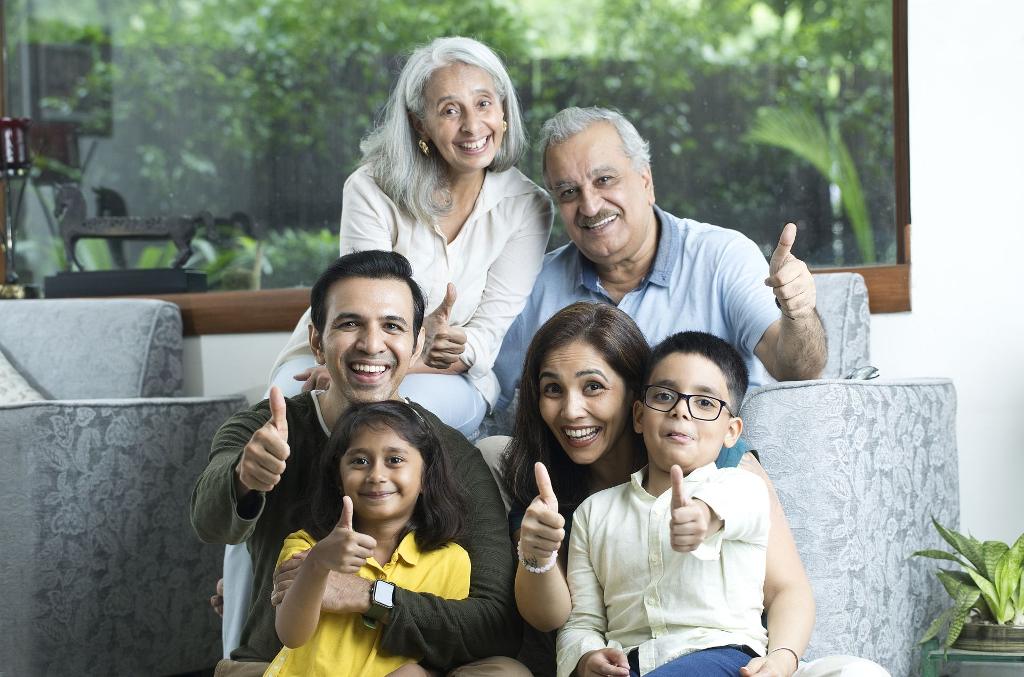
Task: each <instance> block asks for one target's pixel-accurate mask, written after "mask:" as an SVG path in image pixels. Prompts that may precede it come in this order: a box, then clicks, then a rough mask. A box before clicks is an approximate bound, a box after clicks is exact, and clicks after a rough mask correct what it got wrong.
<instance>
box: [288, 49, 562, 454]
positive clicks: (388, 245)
mask: <svg viewBox="0 0 1024 677" xmlns="http://www.w3.org/2000/svg"><path fill="white" fill-rule="evenodd" d="M526 147H527V138H526V129H525V125H524V123H523V117H522V113H521V112H520V110H519V100H518V98H517V96H516V90H515V87H513V85H512V81H511V79H510V78H509V75H508V71H507V70H506V68H505V65H504V64H503V63H502V61H501V59H500V58H499V57H498V56H497V55H496V54H495V53H494V52H493V51H492V50H491V49H490V48H489V47H487V46H486V45H484V44H483V43H480V42H478V41H476V40H472V39H470V38H463V37H447V38H438V39H436V40H434V41H433V42H431V43H430V44H428V45H424V46H421V47H419V48H417V49H416V50H415V51H413V52H412V54H411V55H410V56H409V60H408V61H407V62H406V64H405V66H404V67H403V68H402V72H401V74H400V75H399V76H398V82H397V83H396V84H395V86H394V88H393V89H392V90H391V95H390V97H389V98H388V101H387V104H386V106H385V107H384V111H383V114H382V116H381V118H380V121H379V123H378V125H377V126H376V128H375V129H373V130H372V131H371V132H370V133H369V134H368V135H367V136H366V138H365V139H363V142H362V144H361V146H360V148H361V150H362V153H363V159H362V162H361V163H360V167H359V168H358V169H357V170H356V171H355V172H353V173H352V174H351V175H350V176H349V177H348V180H346V181H345V187H344V191H343V195H342V205H341V229H340V235H341V253H342V254H347V253H349V252H352V251H362V250H365V249H384V250H392V251H397V252H399V253H400V254H402V255H404V256H405V257H406V258H407V259H409V261H410V262H411V263H412V267H413V276H414V277H415V279H416V282H417V283H418V284H419V285H420V287H421V288H422V289H423V293H424V295H425V296H426V297H427V311H428V313H430V315H428V318H427V322H426V323H425V325H424V328H425V330H426V344H425V345H424V347H423V352H422V355H421V358H420V360H418V361H417V363H416V364H415V365H414V366H413V368H412V369H411V370H410V375H409V376H407V377H406V379H405V380H404V381H403V383H402V389H401V392H402V394H403V395H405V396H406V397H408V398H409V399H411V400H413V401H415V402H418V403H419V404H422V405H423V406H424V407H426V408H427V409H429V410H430V411H432V412H433V413H434V414H436V415H437V416H438V418H440V419H441V420H442V421H444V422H445V423H447V424H448V425H450V426H452V427H453V428H457V429H458V430H459V431H460V432H462V434H464V435H466V436H470V435H472V434H473V433H474V432H475V431H476V429H477V427H478V426H479V424H480V421H481V419H482V418H483V416H484V414H485V413H486V412H487V409H488V407H490V406H492V405H493V404H494V402H495V401H496V399H497V397H498V381H497V378H496V377H495V376H494V374H493V372H492V370H491V368H492V366H493V364H494V359H495V357H496V356H497V353H498V349H499V348H500V347H501V341H502V338H504V336H505V332H506V331H508V328H509V326H510V325H511V324H512V320H514V319H515V317H516V316H517V315H518V314H519V311H520V310H522V308H523V306H524V305H525V303H526V297H527V295H528V294H529V293H530V290H531V289H532V288H533V281H534V279H535V278H536V277H537V274H538V273H539V272H540V267H541V263H542V260H543V257H544V249H545V247H546V245H547V241H548V234H549V232H550V230H551V221H552V218H553V211H552V207H551V202H550V200H549V199H548V196H547V193H546V192H545V191H543V190H542V189H541V188H539V187H538V186H537V185H535V184H534V183H533V182H532V181H530V180H529V179H528V178H527V177H526V176H524V175H523V173H522V172H520V171H519V170H518V169H516V167H515V165H516V163H517V162H519V160H520V158H521V157H522V155H523V152H524V151H525V150H526ZM308 324H309V316H308V313H307V315H306V316H304V317H303V318H302V319H301V320H300V321H299V324H298V326H297V327H296V328H295V331H294V333H293V334H292V338H291V339H290V340H289V342H288V345H287V346H286V347H285V349H284V350H283V351H282V353H281V354H280V355H279V356H278V358H277V361H276V363H275V365H274V370H273V374H272V377H271V381H272V384H274V385H278V386H279V387H281V388H282V391H283V392H284V393H285V394H286V395H289V394H295V393H296V392H297V391H298V384H297V383H296V382H295V380H293V379H298V380H301V381H304V382H305V384H304V386H303V389H304V390H308V389H310V388H325V387H327V386H328V385H329V382H330V381H329V379H328V378H327V376H326V372H325V371H324V370H323V369H322V368H320V367H318V365H316V364H315V363H314V360H313V358H312V356H311V355H310V354H309V341H308V339H307V326H308Z"/></svg>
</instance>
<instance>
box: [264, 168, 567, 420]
mask: <svg viewBox="0 0 1024 677" xmlns="http://www.w3.org/2000/svg"><path fill="white" fill-rule="evenodd" d="M342 195H343V197H342V207H341V229H340V235H341V254H342V255H344V254H348V253H351V252H354V251H363V250H367V249H384V250H392V251H396V252H398V253H400V254H402V255H403V256H405V257H406V258H407V259H409V262H410V263H411V264H412V270H413V277H414V278H415V280H416V282H417V284H419V285H420V288H422V290H423V294H424V296H425V297H426V312H427V313H428V314H429V313H430V312H432V311H433V310H435V309H436V308H437V307H438V306H439V305H441V302H442V301H443V300H444V296H445V290H446V288H447V286H448V283H449V282H454V283H455V290H456V299H455V305H454V307H453V308H452V314H451V323H452V324H453V325H455V326H459V327H462V328H463V329H464V330H465V332H466V350H465V352H464V353H463V354H462V356H461V359H462V361H463V362H465V363H466V365H468V366H469V370H468V371H467V372H466V377H467V378H469V380H470V382H471V383H472V384H473V385H474V386H475V387H476V388H477V389H478V390H479V391H480V394H481V395H483V397H484V399H485V400H486V401H487V403H488V404H489V405H493V404H494V402H495V401H496V400H497V397H498V380H497V378H496V377H495V376H494V373H493V371H492V369H491V368H492V367H493V365H494V360H495V357H496V356H497V354H498V349H499V348H500V347H501V341H502V339H503V338H504V336H505V332H506V331H508V328H509V326H510V325H511V324H512V321H513V320H514V319H515V318H516V316H517V315H519V312H520V311H521V310H522V309H523V306H524V305H525V303H526V297H527V296H528V295H529V293H530V290H531V289H532V288H533V281H534V279H535V278H536V277H537V274H538V273H539V272H540V269H541V264H542V263H543V260H544V250H545V248H546V247H547V242H548V236H549V234H550V232H551V222H552V218H553V211H552V205H551V201H550V200H549V199H548V196H547V194H546V193H545V192H544V191H543V190H542V189H541V188H540V187H538V186H537V185H536V184H535V183H533V182H532V181H530V180H529V179H528V178H526V176H524V175H523V173H522V172H520V171H519V170H518V169H515V168H512V169H509V170H506V171H504V172H499V173H495V172H487V175H486V176H485V177H484V182H483V186H482V187H481V189H480V195H479V196H477V200H476V204H475V205H474V207H473V211H472V212H471V213H470V215H469V218H468V219H466V223H465V224H464V225H463V227H462V229H461V230H460V231H459V234H458V236H457V237H456V238H455V239H454V240H453V241H452V242H449V241H448V239H447V238H446V237H445V236H444V234H443V233H442V232H441V229H440V227H439V226H438V225H437V224H425V223H420V222H417V221H416V220H414V219H413V218H412V216H410V215H409V214H408V213H406V212H404V211H402V210H401V209H399V207H398V205H396V204H395V203H394V202H392V201H391V198H389V197H388V196H387V195H385V194H384V192H383V191H382V190H381V189H380V188H379V187H378V186H377V183H376V181H374V179H373V177H372V176H371V174H370V171H369V169H368V167H366V166H365V165H364V166H362V167H360V168H359V169H357V170H356V171H355V172H353V173H352V174H351V175H350V176H349V177H348V179H347V180H346V181H345V188H344V191H343V193H342ZM309 322H310V313H309V311H308V310H307V311H306V313H305V315H303V316H302V319H301V320H299V324H298V326H296V327H295V331H294V332H292V336H291V338H290V339H289V340H288V344H287V345H286V346H285V348H284V350H283V351H282V352H281V354H280V355H278V357H277V360H276V361H275V363H274V368H273V370H272V372H271V373H272V374H273V373H276V371H277V369H278V367H280V366H281V365H282V364H283V363H285V362H287V361H288V360H291V359H294V358H296V357H300V356H303V355H308V354H309V353H310V349H309V339H308V330H307V326H308V324H309Z"/></svg>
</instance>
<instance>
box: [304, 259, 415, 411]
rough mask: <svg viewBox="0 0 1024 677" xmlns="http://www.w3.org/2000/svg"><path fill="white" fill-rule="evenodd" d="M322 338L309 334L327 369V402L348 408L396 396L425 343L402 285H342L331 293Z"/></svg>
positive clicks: (349, 281)
mask: <svg viewBox="0 0 1024 677" xmlns="http://www.w3.org/2000/svg"><path fill="white" fill-rule="evenodd" d="M326 306H327V312H326V314H325V319H326V322H325V326H324V333H323V336H320V335H319V334H318V333H317V331H316V329H315V328H311V330H310V345H311V346H312V348H313V354H314V355H315V356H316V358H317V361H318V362H323V363H325V364H326V366H327V371H328V372H330V374H331V387H330V389H328V391H327V397H328V398H329V400H330V401H331V402H332V403H333V404H334V405H338V406H340V408H342V409H343V408H344V407H345V406H347V405H348V404H350V403H352V402H380V401H383V400H388V399H393V398H395V397H396V396H397V393H398V386H399V384H401V382H402V379H403V378H405V374H406V372H407V371H408V370H409V365H410V364H411V363H412V362H413V360H415V359H416V357H417V356H418V355H419V347H422V344H423V342H422V341H416V335H415V334H414V333H413V329H412V324H413V303H412V293H411V292H410V291H409V285H408V284H406V283H405V281H403V280H396V279H383V280H378V279H370V278H363V277H354V278H345V279H341V280H338V281H337V282H335V283H334V284H333V285H331V287H330V289H329V290H328V292H327V304H326Z"/></svg>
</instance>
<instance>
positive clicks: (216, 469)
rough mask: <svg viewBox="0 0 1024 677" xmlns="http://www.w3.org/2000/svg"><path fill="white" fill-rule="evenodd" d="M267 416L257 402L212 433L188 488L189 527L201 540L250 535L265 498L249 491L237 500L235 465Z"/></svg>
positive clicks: (225, 540) (238, 538)
mask: <svg viewBox="0 0 1024 677" xmlns="http://www.w3.org/2000/svg"><path fill="white" fill-rule="evenodd" d="M261 404H262V403H261ZM269 418H270V411H269V409H268V408H266V407H261V405H257V406H256V407H253V408H252V409H249V410H246V411H242V412H239V413H237V414H235V415H234V416H232V417H231V418H229V419H228V420H227V422H226V423H225V424H224V425H222V426H221V427H220V429H219V430H218V431H217V434H216V435H214V437H213V445H212V448H211V450H210V461H209V463H208V464H207V466H206V469H205V470H203V472H202V474H201V475H200V476H199V479H198V480H197V481H196V486H195V488H194V489H193V490H192V501H191V515H190V517H191V520H192V528H193V529H195V531H196V534H197V535H198V536H199V538H200V540H202V541H203V542H204V543H241V542H242V541H244V540H246V539H248V538H249V536H250V535H252V532H253V529H254V528H255V527H256V522H257V521H258V520H259V517H260V514H261V513H262V512H263V505H264V503H265V501H266V498H265V496H264V495H263V492H251V493H250V494H248V495H247V496H246V498H245V499H244V500H243V501H242V503H241V505H240V504H239V502H238V499H237V497H236V496H235V466H236V465H237V464H238V460H239V459H240V458H241V456H242V449H243V448H244V447H245V445H246V444H247V443H248V442H249V440H250V439H252V434H253V433H254V432H256V430H258V429H259V428H260V427H261V426H262V425H263V424H264V423H266V422H267V420H268V419H269Z"/></svg>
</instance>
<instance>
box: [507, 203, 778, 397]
mask: <svg viewBox="0 0 1024 677" xmlns="http://www.w3.org/2000/svg"><path fill="white" fill-rule="evenodd" d="M654 213H655V216H656V217H657V219H658V226H659V231H660V234H659V240H658V251H657V253H656V254H655V257H654V265H653V267H652V268H651V272H650V273H649V274H648V275H647V277H646V278H644V280H643V281H642V282H641V283H640V286H638V287H637V288H636V289H634V290H633V291H631V292H629V293H628V294H626V295H625V296H624V297H622V300H621V301H619V303H618V307H619V308H620V309H621V310H623V311H625V312H626V314H628V315H629V316H630V317H632V318H633V319H634V320H636V323H637V324H638V325H639V326H640V330H641V331H642V332H643V333H644V336H646V337H647V340H648V342H650V344H651V345H654V344H656V343H658V342H659V341H661V340H662V339H664V338H665V337H666V336H669V335H671V334H675V333H676V332H680V331H689V330H695V331H705V332H708V333H710V334H715V335H716V336H720V337H722V338H723V339H725V340H727V341H728V342H729V343H731V344H732V345H733V346H734V347H735V348H736V349H737V350H738V351H739V352H740V354H741V355H742V356H743V359H744V360H745V361H746V363H747V369H748V370H749V372H750V387H754V386H758V385H761V384H763V383H766V382H770V381H771V380H772V378H771V376H769V375H768V372H767V371H766V370H765V368H764V365H763V364H761V361H760V360H759V359H757V357H755V355H754V347H755V346H756V345H757V343H758V341H760V340H761V337H762V336H763V335H764V332H765V330H766V329H767V328H768V326H769V325H770V324H771V323H772V322H774V321H775V320H777V319H779V317H780V315H779V309H778V308H777V307H776V306H775V296H774V294H773V293H772V290H771V289H770V288H769V287H767V286H766V285H765V284H764V280H765V278H766V277H768V261H767V260H766V259H765V257H764V254H762V253H761V250H760V249H758V247H757V245H756V244H754V242H753V241H752V240H750V238H748V237H747V236H745V235H743V234H742V233H739V232H737V231H735V230H728V229H726V228H719V227H718V226H712V225H710V224H707V223H700V222H697V221H693V220H691V219H677V218H676V217H674V216H672V215H671V214H669V213H667V212H665V211H662V210H661V209H659V208H658V207H657V206H655V207H654ZM576 301H597V302H602V303H612V304H613V302H612V300H611V299H610V298H609V297H608V295H607V293H606V292H605V291H604V289H603V287H602V286H601V281H600V279H599V278H598V276H597V271H596V270H595V268H594V265H593V264H592V263H591V262H590V261H589V260H587V259H586V258H584V257H583V255H581V254H580V252H579V250H578V249H577V248H576V245H574V244H573V243H572V242H570V243H568V244H566V245H565V246H563V247H559V248H558V249H556V250H554V251H552V252H549V253H548V254H547V256H545V257H544V267H543V269H542V270H541V272H540V275H539V276H538V277H537V281H536V282H535V283H534V285H533V291H532V292H531V293H530V297H529V298H528V299H527V301H526V306H525V307H524V308H523V311H522V312H521V313H520V314H519V317H517V318H516V320H515V322H513V323H512V326H511V328H509V331H508V333H507V334H505V340H504V342H503V343H502V345H501V351H500V352H499V353H498V358H497V360H496V361H495V363H494V373H495V375H497V377H498V381H499V383H500V384H501V395H500V397H499V398H498V403H497V405H496V408H497V409H498V410H502V409H504V408H505V407H507V406H508V404H509V403H510V402H511V400H512V396H513V393H514V392H515V388H516V386H517V384H518V383H519V376H520V373H521V372H522V369H523V360H524V359H525V357H526V349H527V347H528V346H529V345H530V340H531V339H532V338H533V335H534V333H536V331H537V329H539V328H540V326H541V325H542V324H544V322H545V321H547V320H548V318H550V317H551V316H552V315H554V314H555V313H557V312H558V311H559V310H561V309H562V308H564V307H566V306H567V305H569V304H571V303H574V302H576ZM613 305H614V304H613Z"/></svg>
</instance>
